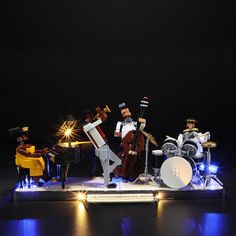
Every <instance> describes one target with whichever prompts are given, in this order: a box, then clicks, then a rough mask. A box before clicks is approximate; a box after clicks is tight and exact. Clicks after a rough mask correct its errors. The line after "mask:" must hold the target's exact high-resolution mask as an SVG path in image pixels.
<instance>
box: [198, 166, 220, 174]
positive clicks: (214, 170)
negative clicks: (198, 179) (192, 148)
mask: <svg viewBox="0 0 236 236" xmlns="http://www.w3.org/2000/svg"><path fill="white" fill-rule="evenodd" d="M205 168H206V166H205V165H204V164H201V165H200V166H199V170H201V171H204V170H205ZM208 170H209V172H210V173H212V174H216V173H217V171H218V166H217V165H209V166H208Z"/></svg>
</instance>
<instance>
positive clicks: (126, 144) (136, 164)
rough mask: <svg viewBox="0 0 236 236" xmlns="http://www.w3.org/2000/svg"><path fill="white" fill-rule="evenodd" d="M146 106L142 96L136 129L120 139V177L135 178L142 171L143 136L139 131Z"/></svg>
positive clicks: (145, 99) (146, 103)
mask: <svg viewBox="0 0 236 236" xmlns="http://www.w3.org/2000/svg"><path fill="white" fill-rule="evenodd" d="M147 107H148V98H147V97H143V99H142V100H141V102H140V111H139V116H138V120H137V126H136V130H135V131H129V132H128V133H127V134H126V136H125V137H124V138H123V139H122V141H121V147H122V149H123V151H122V153H120V154H119V157H120V158H121V160H122V166H121V167H120V169H119V174H118V175H119V176H121V177H126V178H136V177H138V175H139V174H140V173H141V172H142V170H140V167H141V165H140V152H142V151H143V150H144V144H145V138H144V135H143V133H142V132H140V128H141V122H140V118H143V116H144V112H145V110H146V108H147Z"/></svg>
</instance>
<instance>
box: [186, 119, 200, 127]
mask: <svg viewBox="0 0 236 236" xmlns="http://www.w3.org/2000/svg"><path fill="white" fill-rule="evenodd" d="M196 123H197V120H195V119H194V118H188V119H187V120H186V128H188V129H193V128H195V126H196Z"/></svg>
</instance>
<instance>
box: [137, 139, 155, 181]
mask: <svg viewBox="0 0 236 236" xmlns="http://www.w3.org/2000/svg"><path fill="white" fill-rule="evenodd" d="M148 151H149V139H148V138H146V142H145V169H144V173H142V174H140V175H139V176H138V178H136V179H135V180H134V182H133V184H135V183H136V182H137V181H138V180H140V181H143V178H144V183H145V184H147V183H148V181H152V182H153V183H154V184H155V185H157V183H156V182H155V180H154V177H153V176H152V175H150V174H148Z"/></svg>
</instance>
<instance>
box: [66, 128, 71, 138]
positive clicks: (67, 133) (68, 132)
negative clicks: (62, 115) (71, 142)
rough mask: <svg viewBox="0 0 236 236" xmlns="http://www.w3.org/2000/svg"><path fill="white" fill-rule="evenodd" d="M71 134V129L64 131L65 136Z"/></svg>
mask: <svg viewBox="0 0 236 236" xmlns="http://www.w3.org/2000/svg"><path fill="white" fill-rule="evenodd" d="M71 133H72V129H70V128H69V129H66V130H65V136H70V135H71Z"/></svg>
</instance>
